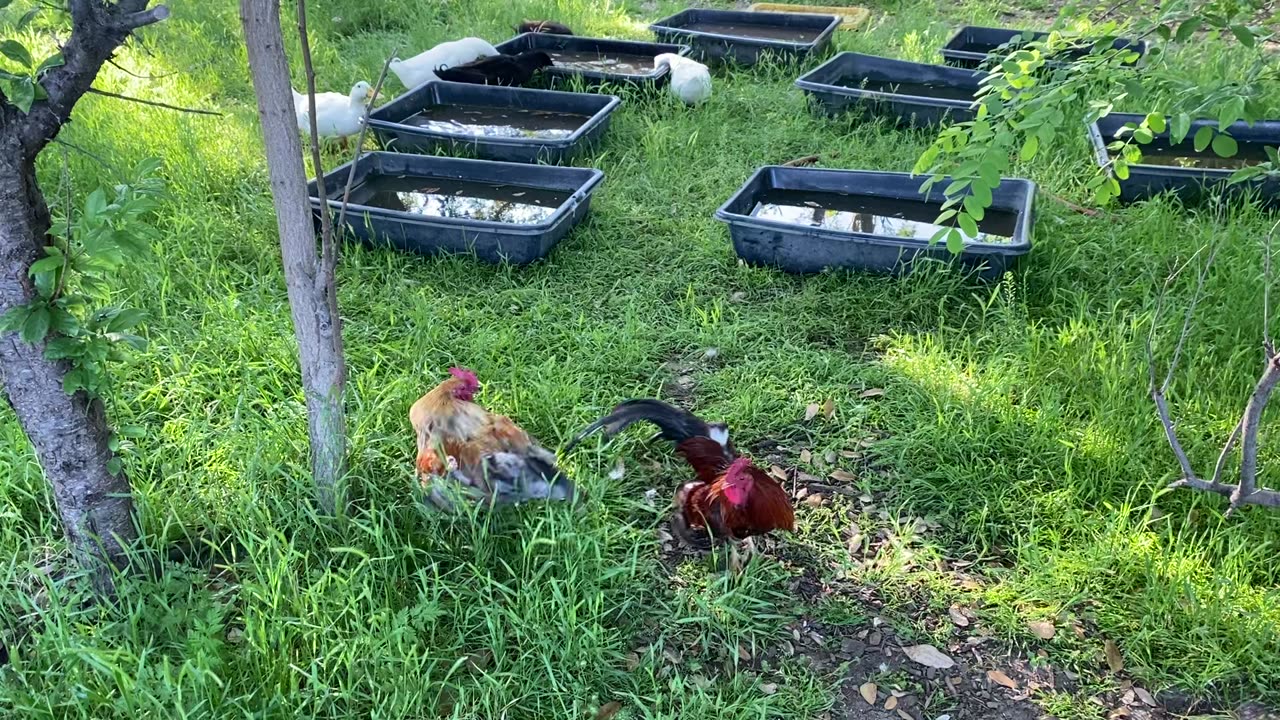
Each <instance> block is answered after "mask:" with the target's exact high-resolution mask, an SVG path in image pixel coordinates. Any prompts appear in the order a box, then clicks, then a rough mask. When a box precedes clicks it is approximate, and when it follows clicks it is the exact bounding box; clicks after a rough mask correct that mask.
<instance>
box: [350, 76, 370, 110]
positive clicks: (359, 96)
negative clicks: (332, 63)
mask: <svg viewBox="0 0 1280 720" xmlns="http://www.w3.org/2000/svg"><path fill="white" fill-rule="evenodd" d="M372 95H373V88H371V87H369V83H367V82H365V81H363V80H361V81H360V82H358V83H356V84H355V85H352V86H351V104H352V105H368V104H369V100H371V99H372V98H371V96H372Z"/></svg>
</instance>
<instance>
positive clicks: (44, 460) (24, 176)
mask: <svg viewBox="0 0 1280 720" xmlns="http://www.w3.org/2000/svg"><path fill="white" fill-rule="evenodd" d="M12 139H13V138H12V136H8V137H6V138H5V140H6V142H3V143H2V144H0V155H3V156H4V157H5V159H4V160H3V161H0V315H3V314H4V313H6V312H8V311H9V310H10V309H11V308H13V307H16V306H19V305H25V304H26V303H28V302H30V301H31V300H32V298H33V297H34V295H35V290H34V288H33V287H32V285H31V280H30V278H29V276H28V274H27V270H28V268H30V267H31V263H32V262H34V261H35V260H36V259H38V258H40V257H43V253H42V252H41V248H42V247H44V245H45V244H47V242H48V232H49V227H50V218H49V208H48V206H47V205H46V204H45V200H44V196H43V195H42V194H41V192H40V188H39V186H38V185H37V184H36V176H35V166H34V165H35V164H34V160H31V161H28V160H27V159H26V158H25V157H24V153H22V152H20V151H19V149H18V148H16V147H14V143H12V142H8V141H11V140H12ZM44 348H45V344H44V342H40V343H37V344H35V345H32V344H30V343H27V342H25V341H23V340H22V339H21V338H20V337H18V334H17V333H6V334H4V335H0V375H2V376H3V378H2V379H3V382H4V389H5V393H6V396H7V397H8V399H9V404H10V405H11V406H12V407H13V410H14V413H15V414H16V415H17V417H18V422H19V424H21V425H22V429H23V431H24V432H25V433H26V435H27V437H28V438H30V440H31V444H32V445H33V446H34V447H35V451H36V457H37V459H38V460H39V461H40V465H41V467H42V468H43V470H44V474H45V478H46V479H47V480H48V482H49V484H50V486H51V487H52V489H53V496H54V499H55V501H56V502H57V506H58V513H59V515H60V516H61V518H62V525H63V530H64V532H65V533H66V537H67V540H68V542H69V543H70V545H71V549H72V552H73V553H74V554H75V556H76V559H77V561H78V562H79V563H80V565H81V566H82V567H84V568H86V569H90V570H93V571H95V580H96V584H97V585H98V587H99V588H100V589H102V590H106V591H110V588H111V583H110V578H111V574H110V572H109V567H106V566H105V565H104V564H103V562H101V561H106V562H107V563H110V564H113V565H116V566H123V564H124V561H125V556H124V552H123V551H124V549H125V547H126V546H127V545H129V544H130V543H131V542H132V541H133V540H135V539H136V538H137V527H136V525H135V524H134V521H133V501H132V498H131V496H130V494H129V481H128V478H126V477H125V475H124V474H123V473H121V474H120V475H112V474H111V473H110V472H109V471H108V470H107V463H108V461H109V460H110V459H111V451H110V450H109V449H108V447H107V439H108V429H107V423H106V417H105V414H104V412H103V408H102V404H101V403H100V402H98V401H96V400H90V398H89V397H88V396H87V395H86V394H85V393H84V392H83V391H81V392H77V393H76V394H74V395H67V394H66V393H65V392H63V390H62V381H63V378H64V377H66V374H67V372H68V370H69V369H70V366H69V365H68V364H67V363H66V362H61V361H53V360H48V359H46V358H45V356H44Z"/></svg>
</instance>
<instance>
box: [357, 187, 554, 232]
mask: <svg viewBox="0 0 1280 720" xmlns="http://www.w3.org/2000/svg"><path fill="white" fill-rule="evenodd" d="M568 198H569V193H566V192H561V191H558V190H548V189H546V188H534V187H523V186H520V185H507V184H495V183H485V182H475V181H471V180H456V179H452V178H411V177H391V176H385V175H383V176H375V177H373V178H370V179H369V180H366V181H365V182H364V183H361V184H360V185H359V186H358V187H356V188H355V189H353V190H352V192H351V202H352V203H353V204H356V205H365V206H368V207H376V208H383V209H386V210H396V211H398V212H407V213H413V214H415V215H423V216H429V217H440V218H460V219H467V220H487V221H490V222H502V223H511V224H516V225H529V224H534V223H539V222H542V221H544V220H546V219H547V218H549V217H551V216H552V215H553V214H554V213H555V211H556V209H557V208H559V207H560V206H561V205H562V204H564V201H565V200H567V199H568Z"/></svg>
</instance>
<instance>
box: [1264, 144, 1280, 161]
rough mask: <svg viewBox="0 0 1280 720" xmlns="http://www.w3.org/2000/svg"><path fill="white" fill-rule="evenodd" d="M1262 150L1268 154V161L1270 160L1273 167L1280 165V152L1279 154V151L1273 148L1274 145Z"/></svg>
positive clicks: (1265, 146)
mask: <svg viewBox="0 0 1280 720" xmlns="http://www.w3.org/2000/svg"><path fill="white" fill-rule="evenodd" d="M1262 150H1263V152H1265V153H1266V154H1267V160H1268V161H1269V162H1270V163H1271V164H1272V165H1280V152H1277V151H1276V148H1275V146H1273V145H1263V146H1262Z"/></svg>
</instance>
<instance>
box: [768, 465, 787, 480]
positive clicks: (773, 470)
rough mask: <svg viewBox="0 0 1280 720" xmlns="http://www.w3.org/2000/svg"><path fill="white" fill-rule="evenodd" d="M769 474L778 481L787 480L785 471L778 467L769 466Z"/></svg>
mask: <svg viewBox="0 0 1280 720" xmlns="http://www.w3.org/2000/svg"><path fill="white" fill-rule="evenodd" d="M769 474H770V475H772V476H774V477H776V478H778V479H779V480H786V479H787V471H786V470H783V469H782V467H781V466H780V465H770V466H769Z"/></svg>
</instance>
